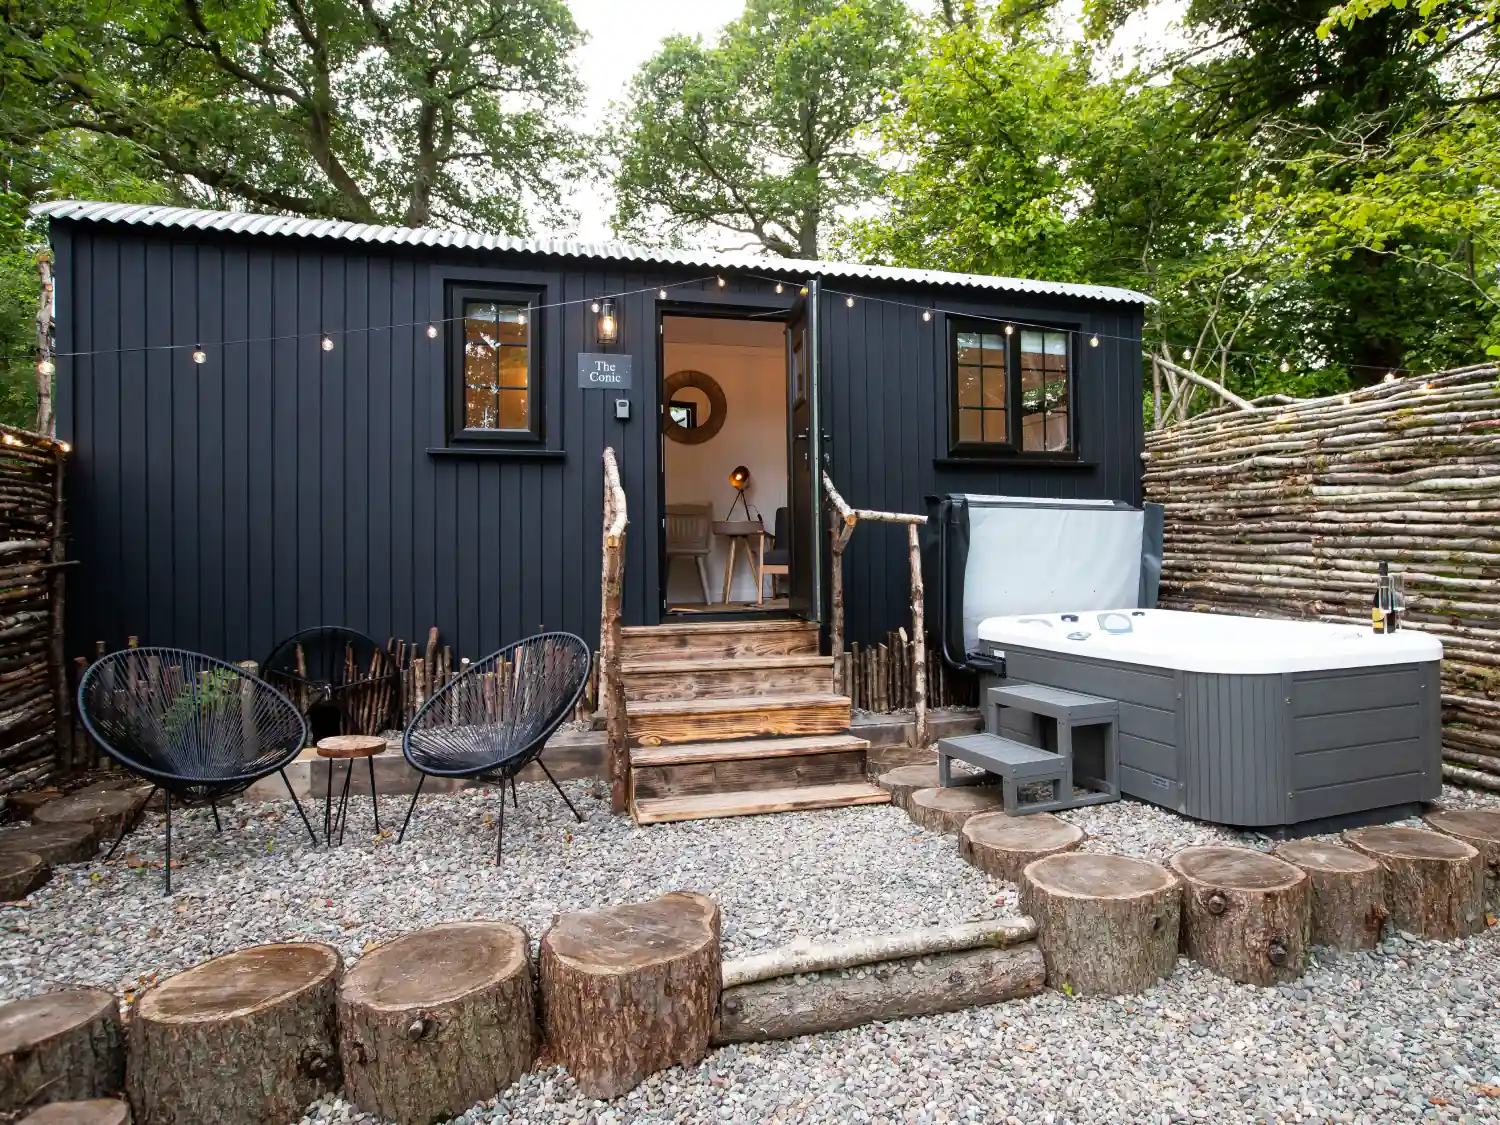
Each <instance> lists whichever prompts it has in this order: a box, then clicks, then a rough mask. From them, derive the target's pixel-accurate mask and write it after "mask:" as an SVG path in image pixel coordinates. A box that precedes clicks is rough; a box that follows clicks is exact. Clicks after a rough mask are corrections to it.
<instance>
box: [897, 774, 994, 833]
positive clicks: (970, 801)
mask: <svg viewBox="0 0 1500 1125" xmlns="http://www.w3.org/2000/svg"><path fill="white" fill-rule="evenodd" d="M1004 807H1005V797H1004V796H1003V795H1002V794H1001V792H1000V787H999V786H998V785H965V786H960V787H953V786H950V787H948V788H942V789H918V790H917V791H916V792H914V793H913V794H912V795H911V796H910V797H908V798H907V799H906V813H907V815H908V816H910V817H911V818H912V820H914V821H916V822H917V823H918V824H920V825H921V826H922V827H923V828H926V829H929V830H931V831H933V832H941V833H942V834H943V835H944V836H956V835H958V833H959V831H960V830H961V829H962V828H963V826H964V823H965V822H966V821H967V820H968V819H969V817H971V816H977V815H978V814H979V813H987V812H998V811H1001V810H1002V809H1003V808H1004Z"/></svg>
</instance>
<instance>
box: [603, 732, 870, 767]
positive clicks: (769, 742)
mask: <svg viewBox="0 0 1500 1125" xmlns="http://www.w3.org/2000/svg"><path fill="white" fill-rule="evenodd" d="M869 748H870V744H869V742H867V741H866V740H865V739H863V738H855V737H854V736H853V735H852V734H814V735H807V736H805V737H802V738H751V739H745V740H742V741H737V742H684V743H680V744H678V745H676V746H637V747H635V748H634V749H633V750H631V752H630V764H631V765H632V766H637V767H646V766H686V765H694V764H696V763H699V762H733V761H743V760H746V759H750V758H792V757H799V756H801V755H804V754H847V753H850V752H851V751H858V750H868V749H869Z"/></svg>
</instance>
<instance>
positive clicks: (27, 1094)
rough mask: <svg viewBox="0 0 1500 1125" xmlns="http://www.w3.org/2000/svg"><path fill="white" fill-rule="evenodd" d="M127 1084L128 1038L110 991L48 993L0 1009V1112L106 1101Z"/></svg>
mask: <svg viewBox="0 0 1500 1125" xmlns="http://www.w3.org/2000/svg"><path fill="white" fill-rule="evenodd" d="M124 1085H125V1033H124V1029H123V1028H122V1027H121V1025H120V1008H119V1004H118V1003H117V1002H116V1001H115V998H114V997H113V996H111V995H110V994H109V993H108V992H102V991H100V990H99V989H97V988H83V989H78V990H76V991H71V992H48V993H44V994H42V995H41V996H31V997H28V998H27V999H25V1000H16V1001H13V1002H12V1003H9V1004H6V1005H4V1006H3V1007H0V1112H4V1113H11V1112H14V1111H15V1110H18V1109H21V1108H23V1107H27V1106H35V1105H38V1104H40V1103H43V1102H62V1101H78V1100H85V1099H88V1098H102V1097H105V1096H107V1095H109V1094H117V1093H119V1092H120V1090H121V1089H122V1088H123V1087H124Z"/></svg>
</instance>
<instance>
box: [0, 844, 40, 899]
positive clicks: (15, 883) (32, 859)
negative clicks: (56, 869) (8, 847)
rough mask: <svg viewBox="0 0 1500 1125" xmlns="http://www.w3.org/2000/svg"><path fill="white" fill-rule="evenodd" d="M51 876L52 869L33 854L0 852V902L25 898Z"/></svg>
mask: <svg viewBox="0 0 1500 1125" xmlns="http://www.w3.org/2000/svg"><path fill="white" fill-rule="evenodd" d="M51 876H52V868H50V867H48V866H47V861H46V860H45V859H43V858H42V857H41V856H39V855H37V854H36V853H35V852H0V902H15V901H16V900H17V899H22V898H25V897H26V896H27V895H29V894H30V893H31V892H32V891H34V890H36V889H37V888H38V887H40V886H41V885H42V884H43V883H45V882H46V881H47V880H48V879H49V878H51Z"/></svg>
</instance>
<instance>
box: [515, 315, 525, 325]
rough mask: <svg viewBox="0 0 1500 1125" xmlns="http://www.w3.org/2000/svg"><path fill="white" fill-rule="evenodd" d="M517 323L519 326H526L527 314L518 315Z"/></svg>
mask: <svg viewBox="0 0 1500 1125" xmlns="http://www.w3.org/2000/svg"><path fill="white" fill-rule="evenodd" d="M516 323H517V324H525V323H526V314H525V313H517V314H516Z"/></svg>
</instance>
